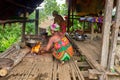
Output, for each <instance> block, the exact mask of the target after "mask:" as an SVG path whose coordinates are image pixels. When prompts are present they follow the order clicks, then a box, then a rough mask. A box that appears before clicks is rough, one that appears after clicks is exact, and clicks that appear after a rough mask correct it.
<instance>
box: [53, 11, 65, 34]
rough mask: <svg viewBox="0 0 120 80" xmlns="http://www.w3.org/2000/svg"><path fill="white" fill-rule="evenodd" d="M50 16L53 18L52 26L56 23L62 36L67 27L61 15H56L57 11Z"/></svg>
mask: <svg viewBox="0 0 120 80" xmlns="http://www.w3.org/2000/svg"><path fill="white" fill-rule="evenodd" d="M52 15H53V17H54V24H55V23H57V24H58V25H59V26H60V27H61V31H62V33H63V34H64V33H65V32H66V26H67V25H66V22H65V20H64V19H63V17H62V16H61V15H59V14H58V12H57V11H53V13H52Z"/></svg>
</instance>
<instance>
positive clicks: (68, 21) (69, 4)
mask: <svg viewBox="0 0 120 80" xmlns="http://www.w3.org/2000/svg"><path fill="white" fill-rule="evenodd" d="M71 2H72V0H68V20H67V28H68V30H67V31H68V32H69V29H70V28H69V26H70V24H69V23H70V6H71V4H72V3H71Z"/></svg>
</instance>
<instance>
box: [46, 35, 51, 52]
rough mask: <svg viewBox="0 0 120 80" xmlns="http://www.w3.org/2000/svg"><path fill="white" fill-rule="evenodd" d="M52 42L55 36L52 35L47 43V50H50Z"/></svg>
mask: <svg viewBox="0 0 120 80" xmlns="http://www.w3.org/2000/svg"><path fill="white" fill-rule="evenodd" d="M52 44H53V38H52V37H51V38H50V39H49V41H48V44H47V47H46V48H45V51H48V50H49V49H50V48H51V47H52Z"/></svg>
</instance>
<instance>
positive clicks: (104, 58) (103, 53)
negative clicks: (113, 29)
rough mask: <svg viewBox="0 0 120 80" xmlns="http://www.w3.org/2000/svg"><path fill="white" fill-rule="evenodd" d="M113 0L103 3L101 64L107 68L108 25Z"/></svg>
mask: <svg viewBox="0 0 120 80" xmlns="http://www.w3.org/2000/svg"><path fill="white" fill-rule="evenodd" d="M113 1H114V0H106V5H105V16H104V20H103V27H102V28H103V30H102V31H103V32H102V50H101V62H100V63H101V66H103V67H104V68H107V61H108V51H109V37H110V26H111V22H112V21H111V19H112V9H113Z"/></svg>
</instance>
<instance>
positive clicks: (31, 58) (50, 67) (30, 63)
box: [0, 54, 84, 80]
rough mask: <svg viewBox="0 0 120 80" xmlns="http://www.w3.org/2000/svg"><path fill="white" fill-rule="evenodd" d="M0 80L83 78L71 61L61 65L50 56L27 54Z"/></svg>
mask: <svg viewBox="0 0 120 80" xmlns="http://www.w3.org/2000/svg"><path fill="white" fill-rule="evenodd" d="M0 80H84V77H83V75H82V74H81V71H80V69H79V68H78V66H77V64H76V63H75V61H74V60H73V59H71V60H70V61H68V62H66V63H65V64H64V65H61V64H60V62H59V61H57V60H56V59H54V58H53V56H52V55H51V54H43V55H30V54H28V55H27V56H25V57H24V58H23V60H22V61H21V63H19V64H18V65H17V66H15V67H14V68H13V69H12V70H11V71H10V72H9V74H8V75H7V76H6V77H2V78H0Z"/></svg>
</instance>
